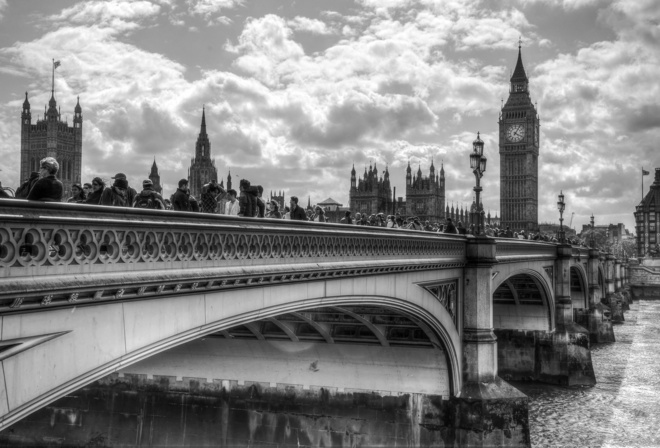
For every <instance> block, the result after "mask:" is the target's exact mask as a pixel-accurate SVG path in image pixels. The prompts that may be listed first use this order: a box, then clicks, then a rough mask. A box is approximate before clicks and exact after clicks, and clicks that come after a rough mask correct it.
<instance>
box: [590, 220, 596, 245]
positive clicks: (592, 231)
mask: <svg viewBox="0 0 660 448" xmlns="http://www.w3.org/2000/svg"><path fill="white" fill-rule="evenodd" d="M595 230H596V228H595V227H594V214H593V213H592V214H591V238H590V239H591V242H590V243H589V245H590V246H591V248H592V249H595V248H596V245H595V244H594V231H595Z"/></svg>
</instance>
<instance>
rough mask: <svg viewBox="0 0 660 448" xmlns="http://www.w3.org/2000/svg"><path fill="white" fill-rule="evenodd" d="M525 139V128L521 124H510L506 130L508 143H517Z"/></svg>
mask: <svg viewBox="0 0 660 448" xmlns="http://www.w3.org/2000/svg"><path fill="white" fill-rule="evenodd" d="M524 137H525V126H524V125H522V124H512V125H510V126H509V127H508V128H506V138H507V140H509V141H510V142H514V143H515V142H519V141H521V140H522V139H523V138H524Z"/></svg>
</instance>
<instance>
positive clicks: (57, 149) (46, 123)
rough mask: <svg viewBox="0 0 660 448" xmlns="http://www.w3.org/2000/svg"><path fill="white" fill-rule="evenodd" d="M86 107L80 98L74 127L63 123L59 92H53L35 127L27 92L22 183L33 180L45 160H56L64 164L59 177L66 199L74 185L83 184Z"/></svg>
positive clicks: (23, 132)
mask: <svg viewBox="0 0 660 448" xmlns="http://www.w3.org/2000/svg"><path fill="white" fill-rule="evenodd" d="M82 124H83V119H82V108H81V107H80V98H78V102H77V103H76V107H75V109H74V113H73V126H69V123H68V122H66V121H62V116H61V114H60V109H59V108H58V107H57V102H56V101H55V90H54V89H53V90H51V96H50V101H48V109H47V110H46V108H45V107H44V115H43V117H42V118H37V122H36V124H32V113H31V110H30V102H29V101H28V94H27V92H25V101H24V102H23V112H22V113H21V167H20V179H19V182H23V181H25V180H26V179H28V178H29V177H30V173H31V172H32V171H39V161H40V160H41V159H43V158H44V157H54V158H55V160H57V162H58V163H59V164H60V170H59V172H58V173H57V177H58V179H59V180H60V181H62V184H63V187H64V188H63V199H66V198H67V197H69V196H71V186H72V185H73V184H75V183H77V184H80V174H81V171H82Z"/></svg>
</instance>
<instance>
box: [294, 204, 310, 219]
mask: <svg viewBox="0 0 660 448" xmlns="http://www.w3.org/2000/svg"><path fill="white" fill-rule="evenodd" d="M291 219H292V220H294V221H308V219H307V213H305V210H303V208H302V207H301V206H299V205H296V208H295V209H293V210H291Z"/></svg>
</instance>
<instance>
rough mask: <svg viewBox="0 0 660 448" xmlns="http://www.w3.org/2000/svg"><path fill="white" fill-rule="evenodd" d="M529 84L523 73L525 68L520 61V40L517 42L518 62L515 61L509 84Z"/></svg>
mask: <svg viewBox="0 0 660 448" xmlns="http://www.w3.org/2000/svg"><path fill="white" fill-rule="evenodd" d="M516 81H517V82H520V81H524V82H529V79H527V74H526V73H525V67H524V66H523V61H522V39H521V40H520V41H518V60H517V61H516V68H515V69H513V75H511V82H512V83H513V82H516Z"/></svg>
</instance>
